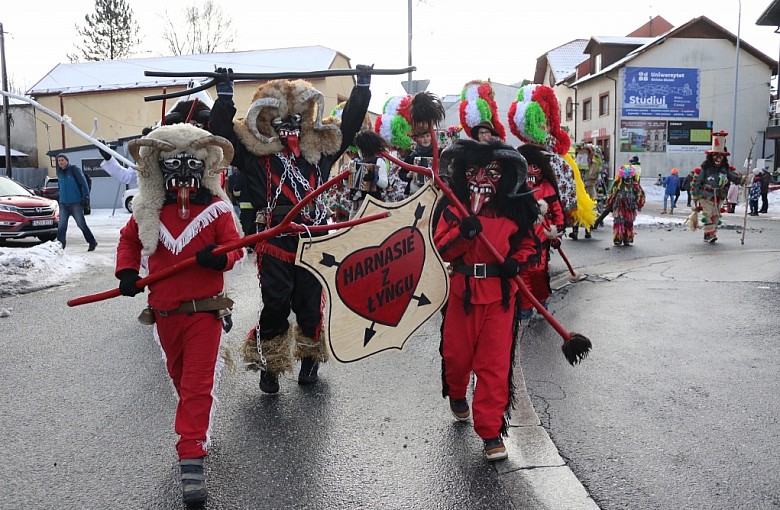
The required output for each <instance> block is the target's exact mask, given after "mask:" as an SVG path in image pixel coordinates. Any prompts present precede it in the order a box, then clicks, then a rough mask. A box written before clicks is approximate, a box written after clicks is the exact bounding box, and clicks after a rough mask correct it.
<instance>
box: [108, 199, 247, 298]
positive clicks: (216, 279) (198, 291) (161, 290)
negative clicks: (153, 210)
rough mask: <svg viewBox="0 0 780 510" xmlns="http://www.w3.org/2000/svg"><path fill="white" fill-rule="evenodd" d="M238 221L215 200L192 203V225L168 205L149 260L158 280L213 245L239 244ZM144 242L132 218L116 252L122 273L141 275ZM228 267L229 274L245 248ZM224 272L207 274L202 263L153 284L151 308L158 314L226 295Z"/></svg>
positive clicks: (231, 256)
mask: <svg viewBox="0 0 780 510" xmlns="http://www.w3.org/2000/svg"><path fill="white" fill-rule="evenodd" d="M239 237H240V236H239V234H238V231H237V230H236V225H235V221H234V219H233V212H232V206H231V205H230V204H228V203H227V202H224V201H223V200H222V199H220V198H217V197H214V199H213V200H212V202H211V204H209V205H198V204H191V214H190V217H189V218H188V219H186V220H182V219H180V218H179V216H178V214H177V209H176V204H170V205H166V206H163V208H162V211H161V213H160V238H159V240H158V243H157V249H156V250H155V252H154V253H153V254H152V255H151V256H150V257H149V264H148V266H149V274H150V275H152V274H154V273H156V272H158V271H160V270H162V269H165V268H167V267H169V266H171V265H173V264H176V263H178V262H182V261H183V260H186V259H188V258H190V257H194V256H195V254H196V253H197V252H198V251H199V250H201V249H203V248H205V247H206V246H207V245H209V244H218V245H222V244H225V243H228V242H230V241H234V240H236V239H239ZM141 249H142V245H141V240H140V239H139V237H138V224H137V223H136V221H135V217H131V218H130V220H129V221H128V222H127V224H126V225H125V226H124V227H123V228H122V230H121V232H120V234H119V244H118V246H117V253H116V259H117V260H116V272H117V273H118V272H119V271H121V270H123V269H133V270H136V271H138V270H139V268H140V266H141ZM227 256H228V262H227V265H226V266H225V268H224V269H223V271H228V270H230V269H232V268H233V265H234V264H235V263H236V261H238V260H239V259H241V257H243V256H244V250H243V249H242V248H239V249H236V250H233V251H230V252H228V253H227ZM223 287H224V277H223V273H222V271H214V270H213V269H206V268H203V267H200V266H199V265H197V264H193V265H192V266H190V267H188V268H187V269H184V270H182V271H179V272H178V273H174V274H173V275H171V276H169V277H168V278H164V279H162V280H160V281H159V282H156V283H153V284H151V285H149V297H148V301H149V305H150V306H151V307H152V308H155V309H158V310H166V311H167V310H173V309H174V308H177V307H178V306H179V305H180V304H181V303H182V302H183V301H189V300H192V299H203V298H207V297H212V296H215V295H217V294H219V293H220V292H222V290H223Z"/></svg>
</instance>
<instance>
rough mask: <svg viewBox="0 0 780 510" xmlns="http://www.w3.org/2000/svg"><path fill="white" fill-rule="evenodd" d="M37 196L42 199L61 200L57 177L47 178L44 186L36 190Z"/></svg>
mask: <svg viewBox="0 0 780 510" xmlns="http://www.w3.org/2000/svg"><path fill="white" fill-rule="evenodd" d="M34 191H35V194H36V195H38V196H41V197H45V198H50V199H52V200H54V201H57V200H59V199H60V186H59V184H58V182H57V178H56V177H48V176H47V177H46V180H45V181H44V182H43V186H41V187H40V188H36V189H35V190H34Z"/></svg>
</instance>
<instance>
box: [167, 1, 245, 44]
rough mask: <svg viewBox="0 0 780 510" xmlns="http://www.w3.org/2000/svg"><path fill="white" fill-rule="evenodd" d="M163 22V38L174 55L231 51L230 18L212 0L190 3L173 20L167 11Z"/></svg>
mask: <svg viewBox="0 0 780 510" xmlns="http://www.w3.org/2000/svg"><path fill="white" fill-rule="evenodd" d="M165 24H166V27H165V29H164V31H163V40H164V41H165V42H166V43H167V44H168V49H169V50H170V52H171V53H173V54H174V55H191V54H197V53H214V52H217V51H232V50H233V47H232V45H233V39H234V38H235V30H233V29H232V28H231V24H232V20H231V19H230V18H229V17H228V16H227V15H226V14H225V13H224V12H223V11H222V8H221V7H219V6H218V5H216V4H215V3H214V2H213V1H212V0H206V1H205V2H204V3H202V4H194V3H193V4H191V5H190V6H189V7H187V8H185V9H184V11H183V16H182V18H181V19H177V20H173V19H171V17H170V16H169V15H168V13H167V12H166V14H165Z"/></svg>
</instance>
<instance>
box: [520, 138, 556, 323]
mask: <svg viewBox="0 0 780 510" xmlns="http://www.w3.org/2000/svg"><path fill="white" fill-rule="evenodd" d="M517 150H518V151H520V154H522V155H523V157H524V158H525V160H526V161H527V162H528V177H527V178H526V181H527V182H528V184H529V186H531V188H532V189H533V190H534V198H536V200H537V202H538V203H539V208H540V209H541V211H542V214H543V219H542V220H541V221H537V223H536V225H535V233H536V237H537V239H538V240H539V242H540V243H541V245H542V257H541V260H539V263H538V264H537V265H536V266H534V267H529V268H528V269H527V270H526V271H523V272H522V273H520V277H521V278H522V279H523V282H524V283H525V285H526V287H528V290H530V291H531V293H532V294H533V295H534V297H535V298H536V299H537V300H538V301H539V302H540V303H541V304H542V306H544V307H545V309H546V308H547V299H548V298H549V297H550V293H551V292H552V290H551V289H550V247H551V246H552V247H553V248H557V247H559V246H560V245H561V240H560V239H559V238H558V235H559V234H563V229H564V222H565V220H564V216H563V207H562V206H561V202H560V200H559V198H558V185H557V183H556V181H555V173H554V172H553V169H552V166H551V165H550V154H549V153H548V152H546V151H545V150H544V149H543V148H541V147H539V146H537V145H534V144H530V143H527V144H525V145H521V146H520V147H518V149H517ZM519 302H520V306H519V308H520V320H521V321H528V320H529V319H530V318H531V316H532V315H533V312H534V307H533V305H532V304H531V303H530V302H529V301H528V300H527V299H522V296H521V297H520V299H519Z"/></svg>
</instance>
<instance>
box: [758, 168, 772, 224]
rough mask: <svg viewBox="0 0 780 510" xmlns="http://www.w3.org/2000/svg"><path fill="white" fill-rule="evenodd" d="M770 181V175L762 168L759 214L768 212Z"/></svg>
mask: <svg viewBox="0 0 780 510" xmlns="http://www.w3.org/2000/svg"><path fill="white" fill-rule="evenodd" d="M771 180H772V175H771V174H770V173H769V170H767V169H766V168H764V171H763V172H761V210H760V211H758V212H760V213H764V214H766V213H767V212H768V211H769V181H771Z"/></svg>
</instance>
